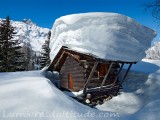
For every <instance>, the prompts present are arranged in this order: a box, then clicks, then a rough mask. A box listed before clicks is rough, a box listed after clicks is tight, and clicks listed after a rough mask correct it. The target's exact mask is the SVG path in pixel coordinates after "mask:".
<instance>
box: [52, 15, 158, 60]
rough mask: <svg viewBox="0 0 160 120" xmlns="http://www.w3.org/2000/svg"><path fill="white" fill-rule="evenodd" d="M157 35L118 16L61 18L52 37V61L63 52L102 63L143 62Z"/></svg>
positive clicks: (69, 16) (57, 21)
mask: <svg viewBox="0 0 160 120" xmlns="http://www.w3.org/2000/svg"><path fill="white" fill-rule="evenodd" d="M155 36H156V33H155V31H153V30H151V29H150V28H147V27H145V26H143V25H140V24H139V23H137V22H136V21H134V20H133V19H131V18H129V17H127V16H124V15H121V14H117V13H101V12H100V13H84V14H73V15H67V16H63V17H60V18H59V19H57V20H56V21H55V23H54V26H53V28H52V35H51V42H50V47H51V54H50V55H51V59H54V57H55V55H56V54H57V52H58V51H59V49H60V48H61V46H63V45H64V46H67V47H69V48H71V49H74V50H77V51H80V52H84V53H88V54H93V55H95V56H97V57H99V58H102V59H109V60H121V61H131V62H132V61H140V60H141V59H142V58H144V57H145V50H147V49H148V48H149V47H150V42H151V40H152V39H153V38H154V37H155Z"/></svg>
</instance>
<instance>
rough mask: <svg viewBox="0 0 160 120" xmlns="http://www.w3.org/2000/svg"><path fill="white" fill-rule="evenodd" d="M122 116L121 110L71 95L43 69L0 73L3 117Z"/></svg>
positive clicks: (87, 119) (86, 119)
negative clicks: (87, 103)
mask: <svg viewBox="0 0 160 120" xmlns="http://www.w3.org/2000/svg"><path fill="white" fill-rule="evenodd" d="M43 74H44V73H43ZM110 115H112V116H110ZM118 118H119V114H117V113H115V114H114V113H111V112H101V111H99V110H96V109H93V108H90V107H87V106H85V105H83V104H80V103H79V102H77V101H76V100H74V99H72V98H71V97H68V96H67V95H65V94H64V93H63V92H61V91H60V90H59V89H57V88H56V87H55V86H54V85H53V84H52V83H51V82H50V81H49V80H48V79H46V78H45V77H44V76H42V73H41V72H40V71H37V72H36V71H32V72H16V73H0V120H35V119H36V120H66V119H68V120H97V119H98V120H104V119H108V120H115V119H118Z"/></svg>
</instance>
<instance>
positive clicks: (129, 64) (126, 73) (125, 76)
mask: <svg viewBox="0 0 160 120" xmlns="http://www.w3.org/2000/svg"><path fill="white" fill-rule="evenodd" d="M131 66H132V63H130V64H129V67H128V69H127V71H126V74H125V75H124V77H123V79H122V81H121V84H123V82H124V80H125V78H126V77H127V74H128V72H129V70H130V69H131Z"/></svg>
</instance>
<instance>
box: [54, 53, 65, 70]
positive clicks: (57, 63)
mask: <svg viewBox="0 0 160 120" xmlns="http://www.w3.org/2000/svg"><path fill="white" fill-rule="evenodd" d="M64 53H65V51H63V52H62V54H61V56H60V58H59V59H58V61H57V62H56V64H55V65H54V68H56V67H57V66H58V65H59V62H60V60H61V59H62V57H63V55H64Z"/></svg>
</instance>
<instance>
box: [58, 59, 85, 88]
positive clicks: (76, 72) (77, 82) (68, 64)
mask: <svg viewBox="0 0 160 120" xmlns="http://www.w3.org/2000/svg"><path fill="white" fill-rule="evenodd" d="M84 73H85V71H84V69H83V67H82V66H80V65H79V63H78V62H77V61H75V60H74V59H72V58H71V57H69V56H68V57H67V59H66V61H65V63H64V64H63V66H62V68H61V70H60V79H61V86H62V87H63V88H67V89H69V90H71V91H79V90H80V89H83V87H84V84H85V74H84Z"/></svg>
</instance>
